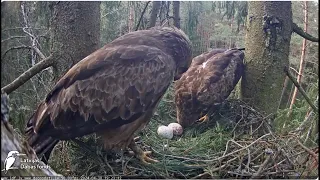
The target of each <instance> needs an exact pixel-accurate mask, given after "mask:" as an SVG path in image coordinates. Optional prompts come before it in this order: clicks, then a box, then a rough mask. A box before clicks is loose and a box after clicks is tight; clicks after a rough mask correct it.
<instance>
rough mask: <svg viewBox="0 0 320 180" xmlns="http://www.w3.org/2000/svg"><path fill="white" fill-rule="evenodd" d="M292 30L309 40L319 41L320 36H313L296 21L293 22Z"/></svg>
mask: <svg viewBox="0 0 320 180" xmlns="http://www.w3.org/2000/svg"><path fill="white" fill-rule="evenodd" d="M292 31H293V32H295V33H297V34H299V35H300V36H301V37H303V38H305V39H307V40H309V41H312V42H319V38H316V37H313V36H312V35H310V34H308V33H306V32H304V31H303V30H302V29H301V28H300V27H299V26H298V25H297V24H296V23H292Z"/></svg>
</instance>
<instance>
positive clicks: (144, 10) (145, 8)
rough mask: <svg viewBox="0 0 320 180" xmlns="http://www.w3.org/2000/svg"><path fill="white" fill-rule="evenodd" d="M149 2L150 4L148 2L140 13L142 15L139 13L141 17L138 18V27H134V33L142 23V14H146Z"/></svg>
mask: <svg viewBox="0 0 320 180" xmlns="http://www.w3.org/2000/svg"><path fill="white" fill-rule="evenodd" d="M150 2H151V1H148V2H147V4H146V6H145V7H144V9H143V11H142V13H141V16H140V19H139V22H138V25H137V27H136V31H138V29H139V26H140V23H141V21H142V18H143V15H144V13H145V12H146V10H147V7H148V5H149V3H150Z"/></svg>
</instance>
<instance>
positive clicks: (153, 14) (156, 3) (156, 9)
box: [148, 1, 161, 28]
mask: <svg viewBox="0 0 320 180" xmlns="http://www.w3.org/2000/svg"><path fill="white" fill-rule="evenodd" d="M160 6H161V1H153V2H152V10H151V15H150V23H149V26H148V28H151V27H154V26H155V25H156V21H157V15H158V12H159V10H160Z"/></svg>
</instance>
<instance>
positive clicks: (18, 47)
mask: <svg viewBox="0 0 320 180" xmlns="http://www.w3.org/2000/svg"><path fill="white" fill-rule="evenodd" d="M14 49H33V50H34V51H35V52H36V53H37V54H38V55H39V56H40V58H41V59H45V58H46V57H45V56H44V55H43V53H42V52H41V51H40V49H38V48H37V47H35V46H15V47H11V48H9V49H7V50H6V51H5V52H4V53H3V55H2V57H4V56H5V55H6V54H7V53H8V52H9V51H11V50H14Z"/></svg>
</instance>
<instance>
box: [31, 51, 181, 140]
mask: <svg viewBox="0 0 320 180" xmlns="http://www.w3.org/2000/svg"><path fill="white" fill-rule="evenodd" d="M174 68H175V64H173V60H172V59H171V56H169V55H167V54H165V53H164V52H163V51H161V50H160V49H158V48H154V47H149V46H143V45H140V46H116V47H107V48H102V49H100V50H98V51H96V52H95V53H93V54H91V55H90V56H88V57H86V58H85V59H83V60H82V61H80V62H79V63H78V64H77V65H75V66H74V67H72V68H71V69H70V70H69V71H68V72H67V73H66V74H65V75H64V76H63V77H62V78H61V79H60V81H58V83H57V84H56V86H55V87H54V88H53V90H52V91H51V93H49V94H48V96H47V98H46V100H45V102H43V103H41V104H40V105H39V108H38V111H37V112H36V113H35V114H34V116H33V117H32V118H31V119H30V120H29V122H28V125H27V129H28V126H29V127H30V126H32V127H33V128H34V131H35V132H37V133H40V132H39V131H41V133H45V134H47V135H50V136H54V137H57V138H59V139H70V138H74V137H78V136H82V135H86V134H90V133H93V132H97V131H99V130H101V129H108V128H116V127H119V126H121V125H123V124H126V123H130V122H132V121H134V120H136V119H137V118H139V117H140V116H141V115H143V113H145V112H146V111H148V110H150V109H152V108H155V106H156V104H157V102H158V101H159V99H160V98H161V96H162V95H163V93H164V91H166V89H167V87H168V86H169V84H170V82H171V81H172V79H173V76H174Z"/></svg>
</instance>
